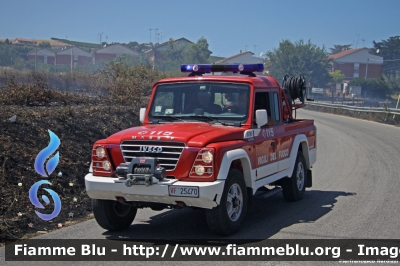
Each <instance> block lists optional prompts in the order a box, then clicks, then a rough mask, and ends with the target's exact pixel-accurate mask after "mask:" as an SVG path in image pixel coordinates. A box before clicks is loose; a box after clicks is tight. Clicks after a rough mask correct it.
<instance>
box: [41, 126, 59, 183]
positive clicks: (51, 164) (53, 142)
mask: <svg viewBox="0 0 400 266" xmlns="http://www.w3.org/2000/svg"><path fill="white" fill-rule="evenodd" d="M48 131H49V135H50V143H49V145H48V146H47V147H46V148H44V149H43V150H42V151H40V152H39V154H38V155H37V156H36V160H35V170H36V172H37V173H38V174H39V175H41V176H43V177H47V174H46V172H45V170H44V162H45V161H46V158H47V157H49V156H50V155H51V154H52V153H53V152H55V151H56V150H57V148H58V146H60V139H59V138H58V137H57V135H56V134H54V133H53V132H52V131H51V130H48ZM58 160H59V153H58V152H57V153H56V155H54V157H53V158H50V159H49V161H48V162H47V164H46V170H47V173H48V174H49V175H51V173H52V172H53V171H54V169H56V166H57V164H58Z"/></svg>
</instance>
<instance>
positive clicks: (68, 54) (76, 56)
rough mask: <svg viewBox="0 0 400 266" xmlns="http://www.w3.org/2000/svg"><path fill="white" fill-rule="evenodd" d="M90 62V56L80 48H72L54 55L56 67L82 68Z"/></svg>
mask: <svg viewBox="0 0 400 266" xmlns="http://www.w3.org/2000/svg"><path fill="white" fill-rule="evenodd" d="M91 62H92V55H91V54H89V53H88V52H85V51H84V50H82V49H81V48H78V47H76V46H72V47H69V48H66V49H63V50H61V51H59V52H57V53H56V65H71V64H73V65H74V67H75V66H77V65H80V66H83V65H87V64H89V63H91Z"/></svg>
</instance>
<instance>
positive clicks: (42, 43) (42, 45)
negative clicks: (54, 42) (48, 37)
mask: <svg viewBox="0 0 400 266" xmlns="http://www.w3.org/2000/svg"><path fill="white" fill-rule="evenodd" d="M39 47H40V48H42V49H43V48H51V45H50V43H49V42H41V43H39Z"/></svg>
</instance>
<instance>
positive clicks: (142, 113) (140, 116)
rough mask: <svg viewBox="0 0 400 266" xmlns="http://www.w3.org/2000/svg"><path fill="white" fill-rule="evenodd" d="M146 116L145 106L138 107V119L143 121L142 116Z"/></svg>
mask: <svg viewBox="0 0 400 266" xmlns="http://www.w3.org/2000/svg"><path fill="white" fill-rule="evenodd" d="M145 116H146V108H140V115H139V120H140V122H141V123H143V122H144V117H145Z"/></svg>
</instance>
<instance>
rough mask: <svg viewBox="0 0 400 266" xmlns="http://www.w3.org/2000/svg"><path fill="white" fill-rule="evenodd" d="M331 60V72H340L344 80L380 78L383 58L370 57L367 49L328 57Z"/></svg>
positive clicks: (348, 51) (346, 51)
mask: <svg viewBox="0 0 400 266" xmlns="http://www.w3.org/2000/svg"><path fill="white" fill-rule="evenodd" d="M328 58H329V59H332V71H335V70H340V71H341V72H342V73H343V74H344V75H345V79H346V80H351V79H353V78H358V77H363V78H380V77H381V75H382V65H383V57H381V56H377V55H372V54H370V53H369V49H368V48H356V49H350V50H345V51H342V52H340V53H337V54H333V55H330V56H329V57H328Z"/></svg>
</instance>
